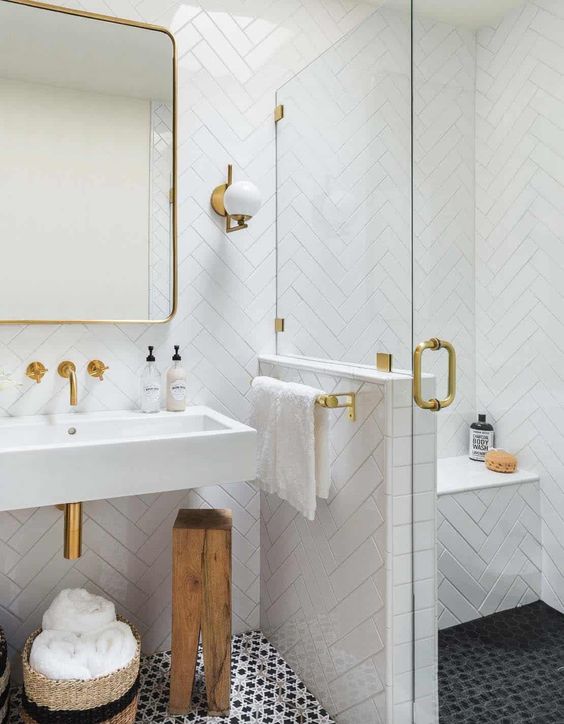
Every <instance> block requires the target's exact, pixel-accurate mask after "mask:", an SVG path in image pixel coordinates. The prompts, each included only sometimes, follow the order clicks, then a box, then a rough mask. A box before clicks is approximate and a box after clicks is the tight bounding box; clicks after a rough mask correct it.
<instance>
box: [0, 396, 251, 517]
mask: <svg viewBox="0 0 564 724" xmlns="http://www.w3.org/2000/svg"><path fill="white" fill-rule="evenodd" d="M255 438H256V432H255V430H253V429H252V428H250V427H247V426H246V425H243V424H242V423H240V422H237V421H236V420H232V419H231V418H229V417H226V416H225V415H221V414H219V413H218V412H215V410H212V409H210V408H208V407H190V408H188V409H187V410H186V412H160V413H156V414H152V415H151V414H143V413H141V412H128V411H120V412H101V413H74V414H71V415H41V416H39V415H38V416H36V417H20V418H3V419H0V511H2V510H15V509H18V508H31V507H39V506H42V505H56V504H57V503H73V502H80V501H87V500H100V499H106V498H116V497H124V496H128V495H141V494H143V493H156V492H162V491H166V490H183V489H186V488H195V487H201V486H204V485H215V484H218V483H221V484H223V483H234V482H238V481H241V480H252V479H254V477H255V474H256V458H255V447H256V441H255Z"/></svg>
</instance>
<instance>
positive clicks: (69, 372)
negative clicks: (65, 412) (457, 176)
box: [57, 360, 78, 407]
mask: <svg viewBox="0 0 564 724" xmlns="http://www.w3.org/2000/svg"><path fill="white" fill-rule="evenodd" d="M57 372H58V373H59V376H60V377H64V378H65V379H66V380H69V383H70V404H71V405H72V406H73V407H76V405H77V404H78V385H77V382H76V365H75V364H74V362H71V361H70V360H65V361H64V362H61V364H60V365H59V367H58V369H57Z"/></svg>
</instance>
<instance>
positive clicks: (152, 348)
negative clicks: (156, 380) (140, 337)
mask: <svg viewBox="0 0 564 724" xmlns="http://www.w3.org/2000/svg"><path fill="white" fill-rule="evenodd" d="M154 349H155V348H154V347H151V345H149V356H148V357H147V362H154V361H155V355H154V354H153V350H154Z"/></svg>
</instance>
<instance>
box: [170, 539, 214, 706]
mask: <svg viewBox="0 0 564 724" xmlns="http://www.w3.org/2000/svg"><path fill="white" fill-rule="evenodd" d="M204 541H205V530H190V529H177V528H175V529H174V530H173V534H172V646H171V648H172V653H171V671H170V698H169V711H170V713H171V714H186V713H187V712H189V711H190V708H191V704H192V688H193V686H194V674H195V671H196V661H197V658H198V643H199V639H200V627H201V619H202V584H203V581H202V558H203V553H204Z"/></svg>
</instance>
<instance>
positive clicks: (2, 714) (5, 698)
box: [0, 628, 10, 724]
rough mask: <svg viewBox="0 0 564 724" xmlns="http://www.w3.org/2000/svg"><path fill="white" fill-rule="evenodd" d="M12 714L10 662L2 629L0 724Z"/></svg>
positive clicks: (0, 647) (4, 722)
mask: <svg viewBox="0 0 564 724" xmlns="http://www.w3.org/2000/svg"><path fill="white" fill-rule="evenodd" d="M9 713H10V662H9V661H8V645H7V643H6V638H5V636H4V632H3V631H2V629H1V628H0V724H6V722H7V721H8V714H9Z"/></svg>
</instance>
